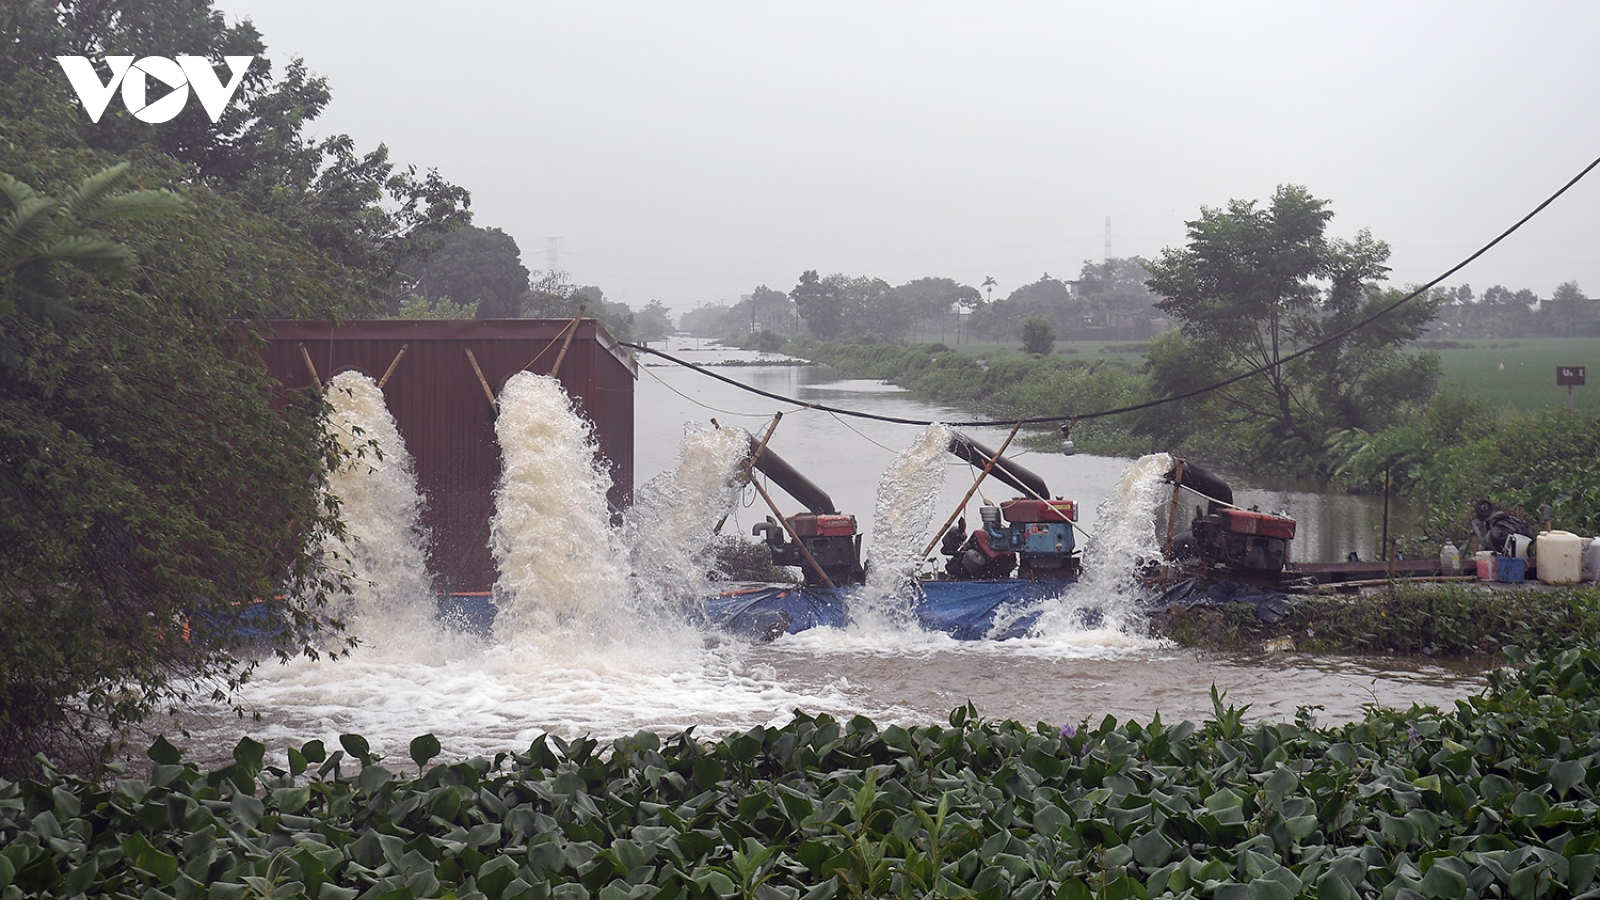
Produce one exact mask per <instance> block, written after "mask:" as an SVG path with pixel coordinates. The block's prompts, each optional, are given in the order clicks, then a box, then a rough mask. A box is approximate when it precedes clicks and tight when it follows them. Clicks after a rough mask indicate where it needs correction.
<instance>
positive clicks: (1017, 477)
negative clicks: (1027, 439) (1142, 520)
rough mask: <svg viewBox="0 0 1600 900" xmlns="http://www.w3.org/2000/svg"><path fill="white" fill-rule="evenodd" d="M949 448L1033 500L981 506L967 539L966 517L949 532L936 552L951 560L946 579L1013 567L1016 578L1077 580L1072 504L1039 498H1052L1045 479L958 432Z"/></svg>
mask: <svg viewBox="0 0 1600 900" xmlns="http://www.w3.org/2000/svg"><path fill="white" fill-rule="evenodd" d="M949 450H950V452H951V453H954V454H955V455H956V456H959V457H961V458H962V459H964V460H966V461H967V462H969V463H971V464H972V465H973V466H974V467H976V468H979V469H984V470H986V471H987V472H988V473H989V474H990V475H993V476H994V477H995V478H996V479H998V480H999V481H1002V482H1004V483H1005V484H1008V485H1010V486H1011V487H1013V488H1016V489H1017V490H1018V491H1021V492H1023V493H1025V494H1030V495H1032V497H1031V498H1029V497H1018V498H1016V499H1014V500H1007V501H1005V502H1004V503H1001V504H1000V505H999V506H994V505H992V504H985V505H984V506H981V507H979V508H978V512H979V514H980V515H981V516H982V517H983V527H982V528H980V529H978V530H976V531H974V532H972V534H970V535H968V534H966V520H965V519H963V520H962V521H961V522H960V523H959V524H958V525H957V526H956V527H955V528H953V529H951V530H950V532H949V533H948V534H946V535H945V536H944V541H943V544H942V545H941V546H940V552H941V553H943V554H944V555H945V556H948V557H950V560H949V562H947V563H946V564H945V574H946V575H948V576H949V577H950V578H954V579H960V580H974V579H988V578H1006V577H1009V576H1010V575H1011V571H1012V569H1016V572H1017V577H1019V578H1027V579H1030V580H1039V579H1051V578H1062V579H1066V578H1076V577H1077V576H1078V555H1077V548H1076V546H1075V542H1074V541H1073V535H1072V523H1073V522H1076V521H1078V505H1077V504H1076V503H1074V502H1072V501H1071V500H1062V499H1061V498H1059V497H1057V498H1056V499H1054V500H1046V499H1043V498H1045V497H1048V496H1050V489H1049V488H1048V487H1047V486H1046V485H1045V483H1044V479H1043V478H1040V477H1039V476H1038V475H1036V474H1034V473H1033V472H1030V471H1029V470H1027V469H1025V468H1023V467H1022V466H1020V465H1018V464H1017V463H1016V462H1015V461H1013V460H1009V459H1006V458H1005V457H1003V456H999V455H998V454H996V453H995V451H993V450H990V449H989V448H988V447H985V446H984V445H982V444H980V443H978V442H977V441H975V440H973V439H972V438H971V437H968V436H967V435H965V434H962V433H961V432H954V433H953V434H952V435H951V438H950V446H949Z"/></svg>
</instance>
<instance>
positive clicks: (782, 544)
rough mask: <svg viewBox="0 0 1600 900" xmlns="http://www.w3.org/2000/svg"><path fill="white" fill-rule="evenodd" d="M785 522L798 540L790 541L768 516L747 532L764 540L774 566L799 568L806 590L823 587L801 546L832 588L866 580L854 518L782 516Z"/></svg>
mask: <svg viewBox="0 0 1600 900" xmlns="http://www.w3.org/2000/svg"><path fill="white" fill-rule="evenodd" d="M784 520H785V521H786V522H788V523H789V528H790V529H792V530H793V531H794V534H795V538H796V539H797V540H789V539H788V533H787V532H786V531H785V530H784V527H783V526H782V525H780V524H778V520H776V519H774V518H772V517H771V516H768V517H767V520H766V521H765V522H758V523H756V525H755V526H754V527H753V528H751V529H750V533H751V534H753V535H757V536H761V537H764V538H765V539H766V541H767V547H768V548H769V549H771V551H772V564H773V565H775V566H798V567H800V571H801V573H802V574H803V575H804V577H805V583H806V585H807V586H811V587H815V586H817V585H822V584H826V582H824V581H823V580H822V576H821V574H820V573H818V571H817V569H816V568H815V567H813V566H812V565H811V564H810V563H809V562H807V561H806V558H805V553H803V552H801V550H800V547H801V546H802V545H804V547H805V549H806V550H807V551H809V552H810V553H811V558H812V559H815V560H816V561H817V565H818V566H821V567H822V572H825V573H827V576H828V580H829V581H832V582H833V583H834V584H835V585H843V584H861V583H862V582H863V581H865V580H866V571H865V570H864V569H863V568H862V566H861V535H860V534H858V533H857V532H856V517H855V516H846V515H838V514H831V515H830V514H818V513H811V512H803V513H795V514H794V515H792V516H785V517H784Z"/></svg>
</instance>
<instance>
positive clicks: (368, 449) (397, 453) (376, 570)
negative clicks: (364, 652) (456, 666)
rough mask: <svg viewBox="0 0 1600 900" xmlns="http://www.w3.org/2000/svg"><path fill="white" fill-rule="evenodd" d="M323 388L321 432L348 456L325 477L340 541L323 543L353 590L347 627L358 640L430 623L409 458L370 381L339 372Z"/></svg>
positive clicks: (418, 498) (423, 541)
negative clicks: (336, 508)
mask: <svg viewBox="0 0 1600 900" xmlns="http://www.w3.org/2000/svg"><path fill="white" fill-rule="evenodd" d="M327 390H328V394H327V396H328V402H329V404H330V405H331V406H332V407H333V409H332V412H331V414H330V415H329V417H328V420H327V425H326V427H327V429H328V431H329V433H331V434H332V435H333V436H334V437H335V438H336V439H337V440H338V442H339V445H340V446H341V447H343V448H344V449H345V450H346V451H347V452H348V453H351V454H353V455H352V456H351V457H350V458H349V459H348V461H347V462H346V464H345V465H344V467H343V468H341V469H339V470H338V471H336V472H333V473H331V474H330V475H329V478H328V491H329V492H330V493H331V494H333V496H334V497H336V498H337V499H338V501H339V505H340V515H341V517H342V518H343V520H344V523H345V537H344V539H343V540H340V539H338V538H334V537H329V538H327V539H326V541H325V542H324V552H325V554H326V558H327V559H328V561H329V564H330V565H331V566H334V567H336V568H338V569H342V570H343V571H344V572H345V573H346V574H348V575H349V576H350V581H351V584H352V586H353V587H354V592H353V594H354V595H353V598H352V600H353V608H352V609H351V611H350V616H349V618H350V625H351V628H352V630H353V631H354V633H355V634H356V635H357V636H359V637H364V638H367V637H377V636H379V635H381V634H384V633H387V632H388V631H389V630H390V629H391V628H392V627H393V626H395V625H397V624H401V623H403V627H402V629H401V630H402V631H403V630H406V629H410V628H414V627H415V625H416V623H417V622H418V621H419V620H428V619H431V617H432V615H433V608H434V599H433V585H432V581H431V579H430V578H429V577H428V569H427V536H426V535H425V534H424V533H423V530H422V527H421V525H420V516H421V513H422V506H423V500H422V495H421V494H420V493H418V491H417V477H416V472H415V470H414V468H413V465H412V460H411V454H410V453H409V452H408V451H407V450H406V445H405V441H404V440H403V439H401V436H400V431H399V429H398V428H397V427H396V426H395V421H394V417H393V416H392V415H390V414H389V407H388V405H387V404H386V403H385V401H384V396H383V390H382V389H381V388H379V387H378V385H377V383H376V382H374V381H373V380H372V379H371V378H368V377H367V376H366V375H363V374H362V373H360V372H357V371H354V370H351V371H347V372H340V373H339V374H337V375H335V376H334V377H333V378H331V379H329V382H328V389H327Z"/></svg>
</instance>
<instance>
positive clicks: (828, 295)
mask: <svg viewBox="0 0 1600 900" xmlns="http://www.w3.org/2000/svg"><path fill="white" fill-rule="evenodd" d="M789 297H790V299H792V300H794V306H795V309H796V310H797V311H798V312H799V313H800V318H801V319H802V320H804V321H805V323H806V328H807V329H809V330H810V332H811V333H812V334H813V335H814V336H816V337H818V338H821V339H822V340H825V341H831V340H835V339H837V338H838V337H839V336H840V335H842V334H844V331H845V318H844V304H845V298H844V295H843V294H842V293H840V291H839V285H838V284H837V283H836V282H834V281H831V280H830V281H823V280H822V279H821V278H820V277H818V275H817V270H816V269H807V270H805V271H804V272H801V273H800V282H799V283H798V284H796V285H795V286H794V290H792V291H790V292H789Z"/></svg>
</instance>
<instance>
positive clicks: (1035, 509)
mask: <svg viewBox="0 0 1600 900" xmlns="http://www.w3.org/2000/svg"><path fill="white" fill-rule="evenodd" d="M1000 513H1001V515H1003V516H1005V517H1006V521H1007V522H1010V523H1012V524H1014V525H1021V524H1026V523H1032V522H1076V521H1078V504H1076V503H1074V502H1073V501H1071V500H1034V499H1031V498H1026V499H1025V498H1022V497H1018V498H1017V499H1015V500H1007V501H1005V502H1004V503H1001V504H1000Z"/></svg>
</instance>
